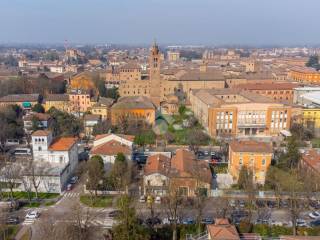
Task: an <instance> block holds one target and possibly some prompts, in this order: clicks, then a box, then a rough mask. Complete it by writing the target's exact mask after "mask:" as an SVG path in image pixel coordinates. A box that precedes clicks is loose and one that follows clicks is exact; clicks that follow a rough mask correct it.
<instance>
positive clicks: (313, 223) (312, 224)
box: [310, 219, 320, 227]
mask: <svg viewBox="0 0 320 240" xmlns="http://www.w3.org/2000/svg"><path fill="white" fill-rule="evenodd" d="M310 226H311V227H319V226H320V219H318V220H314V221H312V222H310Z"/></svg>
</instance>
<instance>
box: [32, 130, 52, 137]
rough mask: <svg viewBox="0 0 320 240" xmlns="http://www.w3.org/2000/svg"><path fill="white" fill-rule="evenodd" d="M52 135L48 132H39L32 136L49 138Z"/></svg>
mask: <svg viewBox="0 0 320 240" xmlns="http://www.w3.org/2000/svg"><path fill="white" fill-rule="evenodd" d="M50 134H51V132H50V131H48V130H37V131H35V132H34V133H32V136H35V137H45V136H49V135H50Z"/></svg>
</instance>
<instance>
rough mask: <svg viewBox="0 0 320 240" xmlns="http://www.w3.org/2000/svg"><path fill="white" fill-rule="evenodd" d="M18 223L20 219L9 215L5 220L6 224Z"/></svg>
mask: <svg viewBox="0 0 320 240" xmlns="http://www.w3.org/2000/svg"><path fill="white" fill-rule="evenodd" d="M19 223H20V220H19V218H18V217H9V218H7V220H6V224H9V225H17V224H19Z"/></svg>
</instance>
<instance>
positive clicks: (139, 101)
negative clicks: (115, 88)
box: [111, 96, 155, 109]
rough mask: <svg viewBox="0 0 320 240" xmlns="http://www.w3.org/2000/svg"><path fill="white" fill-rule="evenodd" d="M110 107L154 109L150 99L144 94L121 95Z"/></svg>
mask: <svg viewBox="0 0 320 240" xmlns="http://www.w3.org/2000/svg"><path fill="white" fill-rule="evenodd" d="M111 108H112V109H155V106H154V105H153V103H152V101H151V99H150V98H148V97H144V96H130V97H121V98H120V99H119V100H118V102H117V103H115V104H113V106H112V107H111Z"/></svg>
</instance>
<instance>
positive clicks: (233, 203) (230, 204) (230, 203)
mask: <svg viewBox="0 0 320 240" xmlns="http://www.w3.org/2000/svg"><path fill="white" fill-rule="evenodd" d="M229 206H230V207H235V206H236V201H235V200H233V199H231V200H230V201H229Z"/></svg>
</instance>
